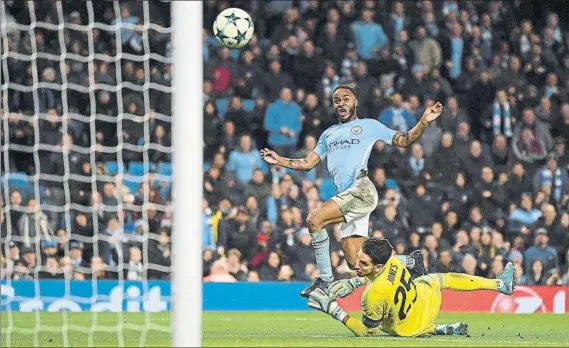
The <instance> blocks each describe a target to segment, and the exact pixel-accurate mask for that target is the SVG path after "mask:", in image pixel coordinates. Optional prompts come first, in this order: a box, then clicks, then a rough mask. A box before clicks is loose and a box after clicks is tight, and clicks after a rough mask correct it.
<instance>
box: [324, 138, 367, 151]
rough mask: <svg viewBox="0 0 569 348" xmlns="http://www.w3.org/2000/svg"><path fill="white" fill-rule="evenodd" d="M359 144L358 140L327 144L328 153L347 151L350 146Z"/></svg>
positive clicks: (337, 141) (342, 140)
mask: <svg viewBox="0 0 569 348" xmlns="http://www.w3.org/2000/svg"><path fill="white" fill-rule="evenodd" d="M359 143H360V140H359V139H340V140H336V141H333V142H331V143H329V144H328V152H332V151H334V150H339V149H349V148H350V147H351V146H352V145H357V144H359Z"/></svg>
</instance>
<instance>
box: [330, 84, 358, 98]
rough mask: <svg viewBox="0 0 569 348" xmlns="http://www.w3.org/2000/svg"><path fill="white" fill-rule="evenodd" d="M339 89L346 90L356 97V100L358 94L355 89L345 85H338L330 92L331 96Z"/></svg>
mask: <svg viewBox="0 0 569 348" xmlns="http://www.w3.org/2000/svg"><path fill="white" fill-rule="evenodd" d="M339 89H347V90H349V91H350V92H352V93H354V96H355V97H356V99H358V92H357V91H356V89H355V88H354V87H352V86H350V85H346V84H342V85H338V87H336V88H334V91H333V92H332V94H334V93H336V91H337V90H339Z"/></svg>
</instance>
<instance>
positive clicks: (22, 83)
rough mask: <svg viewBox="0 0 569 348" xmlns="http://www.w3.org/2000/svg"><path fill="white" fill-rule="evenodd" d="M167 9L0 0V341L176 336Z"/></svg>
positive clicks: (142, 340) (130, 340)
mask: <svg viewBox="0 0 569 348" xmlns="http://www.w3.org/2000/svg"><path fill="white" fill-rule="evenodd" d="M171 6H172V7H174V5H173V4H171V3H170V2H169V1H162V0H157V1H140V2H139V1H74V0H73V1H51V0H47V1H14V0H6V1H1V2H0V29H1V33H0V34H1V40H0V41H1V57H2V62H1V70H0V75H1V109H0V117H1V125H0V126H1V130H0V137H1V141H2V142H1V151H0V162H1V171H2V181H1V188H0V191H1V195H0V196H1V197H0V202H1V203H2V204H1V206H2V214H0V215H1V217H0V222H1V223H2V225H1V226H2V230H1V232H2V307H1V310H2V318H1V322H2V346H8V347H10V346H13V345H28V346H29V345H32V344H33V345H34V346H43V345H46V344H50V345H63V346H74V345H82V346H85V345H87V346H93V345H101V344H102V345H118V346H125V345H138V346H142V345H146V344H148V343H149V338H154V339H155V340H154V341H152V342H153V343H154V344H158V345H169V344H170V338H171V334H172V329H171V325H170V312H169V311H170V310H171V309H172V307H173V306H172V303H173V301H172V293H173V291H172V285H171V282H170V280H171V275H172V272H171V270H172V269H173V266H172V261H173V259H174V258H176V257H177V256H176V255H180V254H181V253H179V252H178V253H177V250H180V248H179V247H178V248H177V247H175V246H174V245H173V244H172V243H171V239H177V240H179V241H181V242H184V241H185V240H187V239H188V237H186V236H180V238H177V235H176V233H175V232H176V228H174V235H172V230H173V225H174V227H175V226H176V224H178V222H177V221H179V218H176V221H174V215H173V211H174V205H173V199H172V187H173V186H172V185H173V181H174V180H173V172H174V171H173V168H172V155H173V151H172V149H173V146H172V138H173V137H172V136H171V134H172V128H173V127H172V125H173V122H172V115H173V112H172V110H173V109H175V110H176V105H178V106H182V107H185V106H188V102H187V101H186V100H182V101H178V102H176V105H173V102H172V91H173V89H174V88H173V87H172V74H173V73H172V71H173V69H172V67H171V65H172V63H173V58H172V47H173V43H172V38H173V36H176V35H171V33H172V32H173V31H174V30H173V27H172V26H171V22H172V21H171V18H170V15H171V13H170V11H171ZM199 6H200V11H199V15H198V12H194V13H195V14H196V15H198V17H200V18H199V20H198V19H196V23H198V24H199V26H201V4H200V5H199ZM179 7H180V6H179ZM194 7H195V6H194ZM186 9H188V8H186ZM186 14H188V13H187V12H186ZM181 15H182V14H180V16H181ZM191 28H194V30H195V28H196V25H192V26H191ZM198 31H199V36H198V32H197V31H196V33H193V34H196V35H195V37H198V38H200V37H201V28H200V29H198ZM190 36H191V35H190ZM189 40H191V39H189ZM191 42H192V41H190V43H188V44H187V45H190V44H191ZM199 42H200V41H197V40H194V41H193V43H194V44H197V45H199ZM194 50H195V48H194ZM187 52H188V50H187V49H186V53H187ZM180 54H181V53H180ZM180 54H178V56H180ZM200 59H201V57H200ZM196 66H197V64H196ZM197 69H199V70H198V72H199V74H196V75H194V77H195V78H197V77H198V76H199V80H200V81H199V84H200V85H201V65H199V66H197ZM194 71H195V69H194ZM182 83H183V81H182ZM195 85H196V84H194V86H195ZM186 86H187V84H186ZM198 86H199V85H198ZM183 87H184V86H183V85H182V84H180V85H179V86H178V88H179V89H178V90H182V89H180V88H183ZM194 94H195V93H194ZM174 99H178V98H174ZM190 99H192V100H193V101H194V102H196V101H197V102H196V105H200V106H199V107H197V110H199V111H200V112H201V92H200V91H199V90H198V95H197V97H196V96H191V97H190ZM178 113H180V111H178ZM183 116H184V117H189V116H188V115H183ZM198 118H199V122H198V123H196V125H197V126H196V127H198V128H199V131H197V133H196V132H195V131H194V132H193V134H194V135H195V134H198V137H197V138H199V139H201V134H199V133H200V132H201V116H199V117H198ZM186 123H187V122H185V123H184V122H182V121H181V122H179V123H177V122H174V124H176V125H178V126H179V125H182V126H183V125H185V124H186ZM174 133H175V132H174ZM189 134H190V135H192V133H189ZM197 138H196V139H197ZM178 141H182V139H179V140H178ZM194 144H195V142H194ZM197 152H200V155H199V156H198V155H193V157H192V155H190V157H188V158H189V160H192V159H197V158H199V159H201V148H199V149H197ZM193 165H194V166H195V167H197V168H201V163H200V164H199V165H198V164H196V163H194V164H193ZM183 173H184V172H183V171H180V173H177V174H176V175H183ZM200 175H201V171H200ZM196 180H197V179H196ZM199 180H201V179H199ZM196 183H197V181H196ZM184 185H185V184H184ZM184 185H179V187H187V186H184ZM192 187H193V188H195V187H199V191H198V190H196V191H194V192H201V185H200V186H197V185H196V184H194V185H193V186H192ZM177 189H178V185H177ZM198 195H199V194H198V193H196V197H197V196H198ZM181 201H182V200H181ZM195 201H196V202H197V201H198V198H195ZM186 202H187V200H186ZM195 206H198V207H199V205H196V204H194V205H193V206H192V207H195ZM198 209H199V208H198ZM196 213H197V214H199V213H200V212H199V211H197V212H196ZM193 216H199V215H196V214H194V215H193ZM186 218H187V216H186ZM196 221H199V220H198V219H196ZM196 234H197V233H196ZM196 241H199V239H196ZM196 244H199V242H196ZM194 249H195V248H194ZM198 258H199V252H198ZM181 259H182V257H181V256H178V258H177V259H176V261H177V262H178V260H181ZM184 262H185V261H183V260H182V261H179V262H178V266H180V267H183V266H184V264H183V263H184ZM174 263H176V262H174ZM182 269H183V268H182ZM174 273H175V272H174ZM196 273H198V274H199V273H200V272H192V274H196ZM180 279H181V280H180V281H178V290H179V291H182V290H185V289H187V288H188V286H189V283H188V282H187V277H186V278H183V277H182V278H180ZM196 293H197V294H199V295H200V296H201V288H200V289H199V291H197V292H196ZM200 301H201V298H200ZM182 302H183V301H182V300H180V303H182ZM198 303H199V304H200V306H201V302H199V301H198ZM183 304H184V303H182V305H183ZM186 308H187V307H186ZM200 308H201V307H200ZM50 312H52V313H50ZM53 312H57V313H53ZM174 312H175V311H174ZM156 338H158V339H156ZM162 338H163V340H161V339H162ZM49 342H51V343H49Z"/></svg>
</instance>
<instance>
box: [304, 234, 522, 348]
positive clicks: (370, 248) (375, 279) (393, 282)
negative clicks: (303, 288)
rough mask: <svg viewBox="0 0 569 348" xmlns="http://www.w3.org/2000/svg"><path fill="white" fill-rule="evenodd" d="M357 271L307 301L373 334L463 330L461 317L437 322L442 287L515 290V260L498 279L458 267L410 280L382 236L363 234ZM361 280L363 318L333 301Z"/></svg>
mask: <svg viewBox="0 0 569 348" xmlns="http://www.w3.org/2000/svg"><path fill="white" fill-rule="evenodd" d="M357 257H358V259H357V263H356V265H355V270H356V274H357V277H354V278H351V279H345V280H338V281H336V282H334V283H333V285H332V286H331V287H329V290H330V291H326V290H325V289H322V288H317V289H315V290H314V291H312V292H311V293H310V294H309V299H308V305H309V306H310V307H312V308H315V309H317V310H319V311H322V312H324V313H327V314H329V315H330V316H331V317H332V318H334V319H336V320H338V321H340V322H342V323H343V324H344V325H345V326H346V327H347V328H348V329H350V330H351V331H352V332H353V333H354V335H356V336H374V335H376V334H377V333H379V332H380V331H383V332H385V333H387V334H389V335H392V336H403V337H416V336H422V335H427V334H434V335H453V334H454V335H465V334H466V333H467V332H468V325H467V324H466V323H456V324H451V325H447V324H438V325H437V324H436V320H437V316H438V315H439V311H440V308H441V303H442V289H452V290H459V291H473V290H495V291H499V292H501V293H502V294H506V295H511V294H512V292H513V291H514V286H515V284H514V264H513V263H511V262H508V264H507V265H506V267H505V268H504V272H503V273H502V274H501V275H500V276H498V278H497V279H486V278H482V277H477V276H471V275H467V274H462V273H433V274H428V275H424V276H421V277H418V278H416V279H415V280H413V279H412V278H411V276H410V274H409V271H408V270H407V269H406V268H405V266H404V265H403V264H402V263H401V261H400V260H399V258H398V257H397V256H396V255H394V253H393V247H392V246H391V244H390V243H389V241H388V240H387V239H384V238H381V239H380V238H371V239H368V240H366V241H365V242H364V243H363V245H362V248H361V249H360V250H359V251H358V253H357ZM364 284H365V286H366V288H365V290H364V292H363V294H362V299H361V306H362V311H363V314H362V320H359V319H356V318H354V317H351V316H350V315H348V314H347V313H346V312H345V311H344V310H343V309H342V308H341V307H340V306H339V305H338V302H337V301H336V296H340V297H346V296H348V295H349V294H351V293H352V292H353V291H354V290H355V289H356V288H357V287H358V286H361V285H364Z"/></svg>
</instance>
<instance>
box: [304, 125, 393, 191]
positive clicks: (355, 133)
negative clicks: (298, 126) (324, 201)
mask: <svg viewBox="0 0 569 348" xmlns="http://www.w3.org/2000/svg"><path fill="white" fill-rule="evenodd" d="M396 132H397V131H395V130H393V129H390V128H387V126H385V125H384V124H383V123H381V122H379V121H377V120H374V119H370V118H366V119H357V120H355V121H351V122H348V123H344V124H337V125H334V126H331V127H330V128H328V129H326V130H325V131H324V132H323V133H322V134H321V135H320V139H318V143H317V144H316V148H315V149H314V152H315V153H316V154H317V155H318V156H320V159H321V160H324V158H328V161H327V165H328V171H329V172H330V175H331V176H332V179H333V180H334V184H335V185H336V188H337V189H338V192H342V191H344V190H346V189H348V188H349V187H350V186H352V184H353V183H354V182H355V181H356V178H357V176H358V174H359V173H360V171H361V170H367V162H368V159H369V155H370V153H371V151H372V150H373V146H374V144H375V143H376V142H377V141H378V140H380V141H383V142H385V143H387V144H388V145H391V140H392V139H393V136H394V135H395V133H396Z"/></svg>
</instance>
